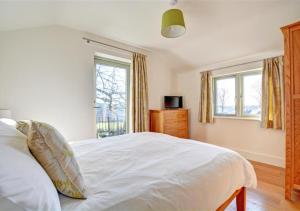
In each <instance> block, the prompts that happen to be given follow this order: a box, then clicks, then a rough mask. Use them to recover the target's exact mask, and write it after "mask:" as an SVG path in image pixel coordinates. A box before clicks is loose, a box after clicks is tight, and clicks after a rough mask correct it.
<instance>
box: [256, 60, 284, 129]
mask: <svg viewBox="0 0 300 211" xmlns="http://www.w3.org/2000/svg"><path fill="white" fill-rule="evenodd" d="M261 115H262V116H261V119H262V122H261V125H262V127H263V128H274V129H284V83H283V57H282V56H280V57H275V58H270V59H265V60H264V66H263V74H262V114H261Z"/></svg>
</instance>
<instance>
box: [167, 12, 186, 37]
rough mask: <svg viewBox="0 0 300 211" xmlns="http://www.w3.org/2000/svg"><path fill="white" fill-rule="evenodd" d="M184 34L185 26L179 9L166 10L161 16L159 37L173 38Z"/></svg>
mask: <svg viewBox="0 0 300 211" xmlns="http://www.w3.org/2000/svg"><path fill="white" fill-rule="evenodd" d="M184 33H185V24H184V19H183V14H182V11H181V10H179V9H170V10H167V11H166V12H165V13H164V14H163V16H162V23H161V35H162V36H164V37H167V38H175V37H179V36H181V35H183V34H184Z"/></svg>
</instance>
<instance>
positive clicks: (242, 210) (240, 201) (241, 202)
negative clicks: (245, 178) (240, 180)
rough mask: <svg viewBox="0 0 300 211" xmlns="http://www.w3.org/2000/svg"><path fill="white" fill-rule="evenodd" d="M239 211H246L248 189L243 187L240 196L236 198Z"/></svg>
mask: <svg viewBox="0 0 300 211" xmlns="http://www.w3.org/2000/svg"><path fill="white" fill-rule="evenodd" d="M236 209H237V211H246V188H245V187H242V189H241V191H240V192H239V194H238V195H237V196H236Z"/></svg>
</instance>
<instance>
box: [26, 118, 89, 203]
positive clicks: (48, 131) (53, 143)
mask: <svg viewBox="0 0 300 211" xmlns="http://www.w3.org/2000/svg"><path fill="white" fill-rule="evenodd" d="M28 147H29V149H30V151H31V152H32V154H33V155H34V157H35V158H36V159H37V160H38V161H39V163H40V164H41V166H42V167H43V168H44V169H45V171H46V172H47V173H48V175H49V177H50V178H51V180H52V181H53V183H54V185H55V186H56V188H57V190H58V191H59V192H60V193H62V194H64V195H66V196H69V197H72V198H77V199H84V198H86V188H85V185H84V182H83V178H82V175H81V173H80V169H79V166H78V164H77V161H76V159H75V157H74V155H73V151H72V149H71V147H70V146H69V144H68V143H67V142H66V141H65V139H64V137H63V136H62V135H61V134H60V133H59V132H58V131H57V130H56V129H55V128H54V127H52V126H51V125H49V124H46V123H41V122H36V121H32V125H31V130H30V133H29V136H28Z"/></svg>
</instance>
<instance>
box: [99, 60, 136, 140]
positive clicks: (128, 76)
mask: <svg viewBox="0 0 300 211" xmlns="http://www.w3.org/2000/svg"><path fill="white" fill-rule="evenodd" d="M97 64H98V65H107V66H114V67H118V68H122V69H126V108H127V109H126V133H129V132H130V120H131V119H130V109H131V108H130V107H131V104H130V97H131V80H130V79H131V63H130V62H125V61H120V60H117V59H110V58H106V57H100V56H94V90H95V92H94V93H95V100H94V104H95V105H94V108H97V107H96V99H97V94H96V88H97V81H96V71H97ZM96 124H97V122H96ZM97 135H98V134H97V132H96V136H97Z"/></svg>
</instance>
